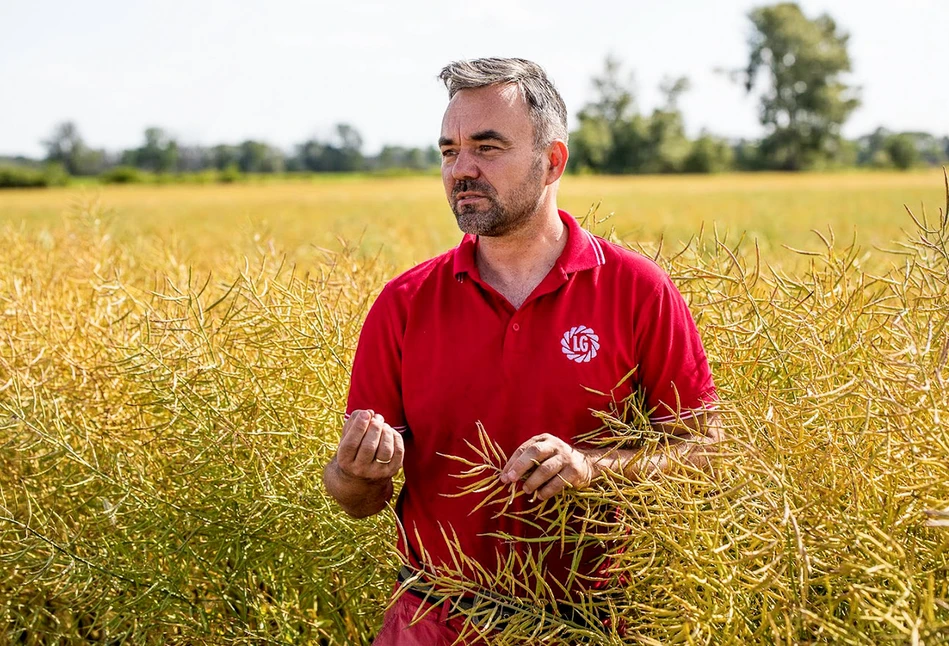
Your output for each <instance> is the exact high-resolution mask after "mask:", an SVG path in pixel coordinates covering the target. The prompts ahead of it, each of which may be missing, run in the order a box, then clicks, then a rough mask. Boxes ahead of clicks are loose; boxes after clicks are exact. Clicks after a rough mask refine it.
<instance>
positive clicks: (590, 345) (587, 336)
mask: <svg viewBox="0 0 949 646" xmlns="http://www.w3.org/2000/svg"><path fill="white" fill-rule="evenodd" d="M560 349H561V350H563V353H564V354H565V355H567V358H568V359H570V360H571V361H576V362H577V363H586V362H588V361H589V360H590V359H592V358H593V357H595V356H596V352H597V350H599V349H600V337H598V336H597V335H596V333H595V332H594V331H593V330H592V329H590V328H588V327H587V326H585V325H574V326H573V327H572V328H570V329H569V330H567V331H566V332H564V334H563V338H562V339H561V340H560Z"/></svg>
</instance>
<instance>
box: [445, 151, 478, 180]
mask: <svg viewBox="0 0 949 646" xmlns="http://www.w3.org/2000/svg"><path fill="white" fill-rule="evenodd" d="M478 172H479V171H478V164H477V162H476V160H475V158H474V155H472V154H471V153H469V152H467V151H465V150H461V151H459V152H458V155H457V156H456V157H455V162H454V163H453V164H452V165H451V176H452V177H453V178H454V179H456V180H459V179H470V178H474V177H477V176H478Z"/></svg>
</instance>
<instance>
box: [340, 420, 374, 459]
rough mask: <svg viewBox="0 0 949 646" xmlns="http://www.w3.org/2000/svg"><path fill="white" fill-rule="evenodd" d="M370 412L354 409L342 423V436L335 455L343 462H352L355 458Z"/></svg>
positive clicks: (367, 425)
mask: <svg viewBox="0 0 949 646" xmlns="http://www.w3.org/2000/svg"><path fill="white" fill-rule="evenodd" d="M371 419H372V414H371V413H370V412H369V411H365V410H355V411H353V412H352V414H351V415H350V416H349V419H348V420H346V423H345V424H344V425H343V437H342V439H341V440H340V441H339V447H338V448H337V449H336V457H337V460H339V461H340V462H341V463H343V464H352V462H353V460H355V459H356V452H357V451H358V449H359V444H360V443H361V442H362V438H363V436H364V435H365V434H366V429H367V428H368V427H369V421H370V420H371Z"/></svg>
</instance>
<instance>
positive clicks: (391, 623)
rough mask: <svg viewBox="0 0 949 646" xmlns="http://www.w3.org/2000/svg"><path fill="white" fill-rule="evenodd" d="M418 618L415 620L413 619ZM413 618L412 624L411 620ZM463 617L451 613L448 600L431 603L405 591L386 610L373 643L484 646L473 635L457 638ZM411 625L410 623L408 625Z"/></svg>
mask: <svg viewBox="0 0 949 646" xmlns="http://www.w3.org/2000/svg"><path fill="white" fill-rule="evenodd" d="M416 619H417V620H416ZM413 621H415V623H414V624H413V623H412V622H413ZM464 623H465V620H464V617H462V616H460V615H458V614H457V613H452V612H451V603H450V602H447V601H446V602H444V603H442V604H440V605H437V606H433V605H432V604H430V603H426V602H425V601H422V600H421V599H419V598H418V597H416V596H415V595H413V594H409V593H405V594H403V595H402V596H401V597H399V598H398V600H396V602H395V603H394V604H392V607H391V608H389V610H388V611H386V614H385V617H384V618H383V620H382V630H380V631H379V634H378V635H376V639H375V641H373V642H372V644H373V646H452V644H458V646H486V645H487V642H485V641H484V640H483V639H480V638H478V637H476V636H473V637H470V638H466V639H465V640H464V641H458V637H459V636H460V635H461V630H462V627H463V626H464ZM410 624H412V625H410Z"/></svg>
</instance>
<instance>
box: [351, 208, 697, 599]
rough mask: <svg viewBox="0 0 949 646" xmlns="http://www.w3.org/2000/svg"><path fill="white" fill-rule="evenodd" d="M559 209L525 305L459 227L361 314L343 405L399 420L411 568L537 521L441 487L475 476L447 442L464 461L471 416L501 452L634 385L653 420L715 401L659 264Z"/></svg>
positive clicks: (475, 553)
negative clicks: (547, 256)
mask: <svg viewBox="0 0 949 646" xmlns="http://www.w3.org/2000/svg"><path fill="white" fill-rule="evenodd" d="M560 217H561V219H562V220H563V222H564V223H565V224H566V226H567V231H568V238H567V243H566V246H565V248H564V250H563V252H562V254H561V255H560V258H559V259H558V260H557V263H556V264H555V265H554V267H553V269H551V270H550V273H548V274H547V276H546V277H545V278H544V280H543V281H542V282H541V283H540V285H538V286H537V288H536V289H535V290H534V292H533V293H532V294H531V295H530V296H529V297H528V299H527V300H526V301H525V302H524V304H523V305H522V306H521V307H520V308H519V309H515V308H514V307H513V306H512V305H511V304H510V303H509V302H508V301H507V300H506V299H505V298H504V297H503V296H501V295H500V294H499V293H498V292H497V291H495V290H494V289H493V288H491V287H490V286H489V285H488V284H487V283H485V282H484V281H482V280H481V278H480V276H479V274H478V268H477V265H476V263H475V250H476V248H477V244H478V242H477V238H476V237H475V236H471V235H466V236H465V237H464V239H463V240H462V242H461V244H460V245H459V246H458V247H457V248H455V249H452V250H451V251H449V252H447V253H445V254H442V255H441V256H438V257H437V258H433V259H432V260H429V261H427V262H424V263H422V264H421V265H418V266H417V267H415V268H413V269H411V270H409V271H407V272H406V273H404V274H402V275H401V276H399V277H398V278H395V279H394V280H392V281H391V282H390V283H389V284H387V285H386V287H385V288H384V289H383V291H382V293H381V294H380V295H379V298H378V299H377V300H376V302H375V304H374V305H373V306H372V308H371V310H370V312H369V314H368V316H367V318H366V322H365V325H364V327H363V329H362V334H361V336H360V339H359V345H358V347H357V350H356V357H355V361H354V364H353V371H352V382H351V384H350V392H349V402H348V406H347V414H348V413H351V412H352V411H353V410H357V409H367V408H371V409H372V410H374V411H376V412H377V413H380V414H382V415H383V417H385V420H386V422H387V423H388V424H390V425H391V426H392V427H393V428H395V429H396V430H398V431H400V432H401V433H403V437H404V440H405V460H404V469H405V485H404V487H403V488H402V491H401V494H400V497H399V504H398V507H397V509H398V513H399V516H400V518H401V521H402V524H403V527H404V529H405V534H404V539H403V540H402V541H401V545H400V547H401V549H402V550H403V552H404V553H405V554H406V556H407V557H408V558H409V559H410V560H411V561H413V562H415V563H416V565H417V564H418V559H419V558H420V555H422V554H423V550H424V553H426V554H427V555H428V558H429V559H430V560H431V562H432V563H433V564H434V565H435V566H436V567H437V565H438V564H441V563H444V564H451V563H452V562H453V560H452V558H451V554H450V551H449V549H448V547H447V546H446V544H445V539H444V536H445V535H447V536H449V537H452V536H457V540H458V542H459V544H460V546H461V548H462V551H463V553H464V554H466V555H467V556H469V557H471V558H474V559H475V560H477V561H478V562H479V563H481V564H482V565H483V566H484V567H485V568H486V569H487V570H488V571H489V572H490V571H493V570H494V569H495V567H496V564H497V563H498V559H499V558H501V559H504V557H505V555H506V554H507V553H509V550H510V549H511V545H510V544H508V543H505V542H504V541H502V540H501V539H497V538H491V537H487V536H485V534H488V533H498V532H502V533H507V534H511V535H515V536H531V535H534V534H536V533H537V530H535V529H533V528H531V527H530V526H529V525H527V524H525V523H521V522H519V521H515V520H510V519H508V518H506V517H505V518H499V519H492V518H491V516H492V515H493V514H494V513H495V512H496V510H497V508H496V507H495V508H491V507H490V506H488V508H482V509H480V510H478V511H475V512H473V513H472V512H471V510H472V508H473V507H474V506H475V505H476V504H477V502H478V501H479V500H480V497H479V496H478V495H466V496H463V497H461V498H449V497H446V496H445V494H452V493H457V492H458V490H459V487H460V486H463V485H464V484H467V483H468V482H470V481H466V480H459V479H458V478H457V477H453V475H452V474H458V473H460V472H461V471H462V470H463V469H464V468H465V467H464V466H463V465H461V464H460V463H458V462H456V461H452V460H449V459H447V458H445V457H443V455H455V456H461V457H466V458H472V457H473V454H472V452H471V450H470V448H469V447H468V446H467V445H466V441H468V442H471V443H472V444H474V445H475V446H477V445H478V435H477V427H476V423H477V422H478V421H480V422H481V423H482V424H483V425H484V428H485V430H486V431H487V433H488V434H489V435H490V436H491V437H492V438H493V439H494V440H495V441H496V442H497V443H498V444H499V445H500V446H501V447H502V448H503V449H504V451H505V452H506V454H507V455H508V456H510V455H511V454H512V453H513V452H514V450H515V449H517V447H518V446H520V445H521V444H522V443H523V442H524V441H526V440H528V439H529V438H531V437H532V436H534V435H538V434H540V433H551V434H553V435H556V436H558V437H560V438H562V439H564V440H566V441H569V442H575V440H574V438H575V437H576V436H577V435H580V434H583V433H587V432H590V431H593V430H596V429H598V428H600V427H601V425H602V423H601V422H600V421H599V420H598V419H596V418H595V417H593V415H591V414H590V410H591V409H593V410H609V407H610V402H611V400H612V401H617V402H618V401H621V400H623V399H624V398H626V397H628V396H629V395H630V394H632V393H633V392H634V391H635V390H636V389H641V391H642V392H643V394H644V396H645V402H646V410H647V411H648V410H652V411H653V412H652V413H651V420H652V421H654V422H658V421H668V420H670V419H672V418H674V417H675V415H676V414H684V415H688V414H689V411H690V410H697V409H703V408H707V407H708V405H709V404H710V403H711V402H713V401H714V400H715V389H714V386H713V383H712V377H711V373H710V371H709V367H708V361H707V360H706V357H705V352H704V350H703V348H702V343H701V340H700V339H699V335H698V332H697V330H696V327H695V323H694V322H693V320H692V317H691V315H690V313H689V310H688V307H687V306H686V303H685V301H684V300H683V298H682V296H681V295H680V294H679V292H678V290H677V289H676V288H675V286H674V285H673V283H672V281H671V280H670V278H669V277H668V275H666V274H665V272H663V271H662V269H660V268H659V267H658V266H657V265H656V264H655V263H653V262H652V261H651V260H649V259H647V258H645V257H643V256H641V255H639V254H637V253H634V252H632V251H629V250H627V249H624V248H622V247H619V246H617V245H614V244H611V243H609V242H607V241H605V240H602V239H601V238H598V237H595V236H593V235H591V234H590V233H588V232H587V231H585V230H583V229H582V228H581V227H580V226H579V224H578V223H577V221H576V220H575V219H574V218H573V217H571V216H570V215H569V214H567V213H565V212H563V211H561V212H560ZM634 370H635V371H634ZM633 371H634V372H633ZM631 372H632V377H631V378H629V379H625V381H624V377H626V376H627V375H629V374H630V373H631ZM440 454H441V455H440ZM526 498H527V497H526V496H522V497H521V498H519V499H518V501H517V502H516V503H515V505H513V506H512V508H511V510H512V511H518V510H520V509H523V508H525V504H526V503H527V500H526ZM442 530H444V534H443V533H442ZM405 540H407V541H408V545H406V544H405ZM516 549H518V550H519V551H520V550H523V549H525V547H524V545H523V544H522V543H518V544H517V548H516ZM569 551H570V546H569V545H568V546H567V553H566V554H560V553H559V543H558V546H557V548H556V549H555V550H552V551H551V554H549V555H548V557H547V564H548V573H549V575H550V576H551V577H553V578H556V579H559V580H561V581H564V580H565V579H566V571H567V570H568V569H569V568H570V565H571V560H572V554H570V553H569ZM555 552H556V553H555ZM591 557H592V555H591Z"/></svg>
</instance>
